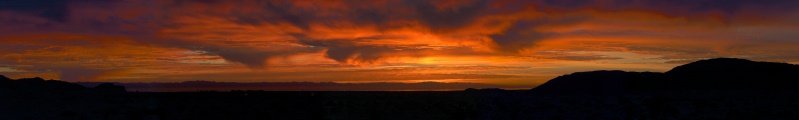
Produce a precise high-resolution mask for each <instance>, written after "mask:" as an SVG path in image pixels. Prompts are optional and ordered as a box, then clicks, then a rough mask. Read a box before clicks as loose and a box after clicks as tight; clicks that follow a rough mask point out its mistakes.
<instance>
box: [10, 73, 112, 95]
mask: <svg viewBox="0 0 799 120" xmlns="http://www.w3.org/2000/svg"><path fill="white" fill-rule="evenodd" d="M124 92H125V87H124V86H119V85H114V84H112V83H105V84H102V85H99V86H97V87H94V88H87V87H84V86H82V85H78V84H75V83H69V82H65V81H59V80H44V79H42V78H39V77H35V78H21V79H17V80H13V79H10V78H7V77H5V76H2V75H0V94H3V95H9V96H57V95H59V94H61V95H66V94H82V93H124Z"/></svg>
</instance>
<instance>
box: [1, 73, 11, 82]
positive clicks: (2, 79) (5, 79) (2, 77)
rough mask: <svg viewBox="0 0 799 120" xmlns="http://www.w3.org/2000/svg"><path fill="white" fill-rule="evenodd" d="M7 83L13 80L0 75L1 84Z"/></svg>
mask: <svg viewBox="0 0 799 120" xmlns="http://www.w3.org/2000/svg"><path fill="white" fill-rule="evenodd" d="M5 81H11V78H8V77H6V76H3V75H0V82H5Z"/></svg>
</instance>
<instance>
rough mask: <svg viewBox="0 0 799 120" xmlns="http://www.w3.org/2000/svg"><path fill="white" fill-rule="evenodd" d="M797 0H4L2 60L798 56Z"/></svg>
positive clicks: (795, 59)
mask: <svg viewBox="0 0 799 120" xmlns="http://www.w3.org/2000/svg"><path fill="white" fill-rule="evenodd" d="M797 6H799V1H797V0H431V1H428V0H285V1H267V0H253V1H244V0H241V1H240V0H218V1H217V0H174V1H173V0H3V1H0V74H2V75H5V76H8V77H10V78H22V77H37V76H38V77H42V78H45V79H61V80H65V81H71V82H77V81H93V82H180V81H189V80H208V81H224V82H287V81H309V82H344V83H347V82H349V83H361V82H422V81H435V82H473V83H489V84H500V85H529V86H535V85H538V84H541V83H543V82H546V81H547V80H549V79H552V78H554V77H557V76H559V75H563V74H568V73H572V72H579V71H590V70H602V69H613V70H627V71H653V72H664V71H668V70H669V69H671V68H672V67H674V66H677V65H681V64H685V63H687V62H691V61H695V60H699V59H707V58H715V57H736V58H745V59H751V60H756V61H773V62H787V63H794V64H796V63H799V7H797Z"/></svg>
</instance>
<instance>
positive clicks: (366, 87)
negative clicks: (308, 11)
mask: <svg viewBox="0 0 799 120" xmlns="http://www.w3.org/2000/svg"><path fill="white" fill-rule="evenodd" d="M77 84H80V85H83V86H98V85H99V84H101V83H98V82H78V83H77ZM115 84H117V85H122V86H125V88H127V90H129V91H139V92H186V91H231V90H266V91H451V90H462V89H463V88H470V87H474V88H525V86H503V85H492V84H482V83H441V82H419V83H392V82H374V83H334V82H252V83H239V82H214V81H185V82H177V83H115Z"/></svg>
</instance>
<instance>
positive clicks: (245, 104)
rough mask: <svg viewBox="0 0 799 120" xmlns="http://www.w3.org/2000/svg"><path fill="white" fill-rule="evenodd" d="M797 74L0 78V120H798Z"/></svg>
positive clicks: (685, 70) (713, 65)
mask: <svg viewBox="0 0 799 120" xmlns="http://www.w3.org/2000/svg"><path fill="white" fill-rule="evenodd" d="M797 76H799V67H797V65H792V64H785V63H769V62H753V61H749V60H743V59H731V58H718V59H711V60H702V61H697V62H694V63H690V64H686V65H682V66H678V67H676V68H674V69H673V70H671V71H668V72H665V73H654V72H625V71H592V72H578V73H573V74H569V75H563V76H560V77H557V78H555V79H553V80H550V81H549V82H547V83H545V84H543V85H541V86H539V87H536V88H534V89H531V90H515V91H508V90H498V89H466V90H464V91H439V92H430V91H409V92H343V91H339V92H312V91H302V92H272V91H231V92H163V93H158V92H125V90H124V87H122V86H117V85H112V84H101V85H98V86H97V87H94V88H86V87H83V86H80V85H77V84H72V83H66V82H61V81H54V80H42V79H40V78H28V79H19V80H11V79H8V78H5V77H0V96H2V98H0V119H13V120H17V119H797V118H799V94H797V93H799V82H798V80H799V77H797Z"/></svg>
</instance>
